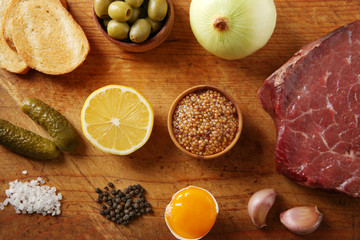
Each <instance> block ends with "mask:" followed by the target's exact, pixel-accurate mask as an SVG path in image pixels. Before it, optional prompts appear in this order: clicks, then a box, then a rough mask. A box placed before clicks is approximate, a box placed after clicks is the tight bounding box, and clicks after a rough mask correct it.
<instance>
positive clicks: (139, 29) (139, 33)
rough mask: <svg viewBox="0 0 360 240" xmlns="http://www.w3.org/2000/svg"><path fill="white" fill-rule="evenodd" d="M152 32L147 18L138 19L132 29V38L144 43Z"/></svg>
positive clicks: (134, 40)
mask: <svg viewBox="0 0 360 240" xmlns="http://www.w3.org/2000/svg"><path fill="white" fill-rule="evenodd" d="M150 32H151V25H150V23H149V22H148V21H147V20H146V19H143V18H142V19H138V20H137V21H136V22H135V23H134V24H133V25H132V26H131V29H130V34H129V35H130V40H131V41H133V42H135V43H142V42H144V41H146V39H148V37H149V35H150Z"/></svg>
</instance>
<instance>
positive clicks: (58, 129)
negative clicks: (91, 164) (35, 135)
mask: <svg viewBox="0 0 360 240" xmlns="http://www.w3.org/2000/svg"><path fill="white" fill-rule="evenodd" d="M21 109H22V111H23V112H24V113H26V114H27V115H28V116H29V117H30V118H31V119H32V120H34V121H35V122H36V123H38V124H39V125H40V126H42V127H43V128H44V129H45V130H46V131H47V132H48V133H49V135H50V136H51V137H52V138H53V139H54V142H55V145H56V146H57V147H58V148H59V149H60V150H61V151H73V150H75V149H76V147H77V145H78V134H77V132H76V130H75V128H74V127H73V126H72V125H71V124H70V123H69V122H68V120H66V118H65V117H64V116H63V115H61V113H59V112H58V111H56V110H55V109H54V108H52V107H50V106H48V105H47V104H45V103H44V102H42V101H41V100H39V99H36V98H26V99H25V100H24V102H23V103H22V106H21Z"/></svg>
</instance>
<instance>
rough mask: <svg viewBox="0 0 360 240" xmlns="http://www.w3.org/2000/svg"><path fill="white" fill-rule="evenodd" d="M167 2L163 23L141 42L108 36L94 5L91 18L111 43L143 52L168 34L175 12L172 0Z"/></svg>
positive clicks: (162, 40)
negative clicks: (156, 31) (155, 31)
mask: <svg viewBox="0 0 360 240" xmlns="http://www.w3.org/2000/svg"><path fill="white" fill-rule="evenodd" d="M166 1H167V2H168V13H167V16H166V18H165V20H164V25H163V26H162V28H161V29H160V31H159V32H158V33H156V34H155V35H154V36H151V35H150V37H149V39H147V40H146V41H145V42H143V43H132V42H127V41H120V40H116V39H114V38H112V37H110V36H109V35H108V34H107V32H106V31H105V29H104V28H103V25H102V24H101V23H100V18H98V16H96V14H95V10H94V5H93V18H94V21H95V24H96V26H97V28H98V29H99V31H100V32H101V33H102V34H103V35H104V36H105V37H106V38H107V39H108V40H109V41H110V42H112V43H115V44H117V45H118V46H119V47H120V48H121V49H123V50H126V51H129V52H145V51H148V50H151V49H153V48H156V47H158V46H159V45H160V44H162V43H163V42H164V41H165V40H166V39H167V37H168V36H169V35H170V32H171V30H172V28H173V26H174V20H175V13H174V7H173V4H172V0H166Z"/></svg>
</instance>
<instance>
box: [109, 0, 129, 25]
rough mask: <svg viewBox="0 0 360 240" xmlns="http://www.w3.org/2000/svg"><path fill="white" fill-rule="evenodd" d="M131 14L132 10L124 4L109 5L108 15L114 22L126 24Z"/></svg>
mask: <svg viewBox="0 0 360 240" xmlns="http://www.w3.org/2000/svg"><path fill="white" fill-rule="evenodd" d="M132 13H133V10H132V8H131V7H130V5H129V4H127V3H126V2H123V1H115V2H112V3H111V4H110V5H109V9H108V14H109V16H110V17H111V18H112V19H114V20H116V21H119V22H126V21H127V20H129V19H130V18H131V15H132Z"/></svg>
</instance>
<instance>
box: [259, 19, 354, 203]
mask: <svg viewBox="0 0 360 240" xmlns="http://www.w3.org/2000/svg"><path fill="white" fill-rule="evenodd" d="M258 94H259V97H260V100H261V103H262V105H263V107H264V109H265V110H266V111H267V112H268V113H269V114H270V115H271V117H272V118H273V120H274V123H275V127H276V131H277V145H276V149H275V158H276V160H275V161H276V168H277V170H278V171H279V172H280V173H282V174H283V175H285V176H287V177H289V178H291V179H293V180H294V181H296V182H298V183H299V184H302V185H306V186H309V187H320V188H324V189H328V190H337V191H340V192H344V193H346V194H348V195H351V196H353V197H359V193H360V102H359V101H360V21H355V22H353V23H351V24H348V25H346V26H343V27H341V28H339V29H336V30H335V31H333V32H331V33H329V34H328V35H327V36H325V37H323V38H321V39H319V40H317V41H315V42H313V43H310V44H308V45H306V46H304V47H303V48H302V49H301V50H300V51H299V52H297V53H296V54H295V55H294V56H293V57H292V58H291V59H290V60H289V61H288V62H287V63H285V64H284V65H283V66H282V67H281V68H280V69H278V70H277V71H276V72H275V73H273V74H272V75H271V76H270V77H269V78H268V79H266V80H265V83H264V85H263V86H262V87H261V88H260V90H259V92H258Z"/></svg>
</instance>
